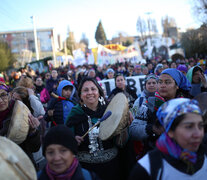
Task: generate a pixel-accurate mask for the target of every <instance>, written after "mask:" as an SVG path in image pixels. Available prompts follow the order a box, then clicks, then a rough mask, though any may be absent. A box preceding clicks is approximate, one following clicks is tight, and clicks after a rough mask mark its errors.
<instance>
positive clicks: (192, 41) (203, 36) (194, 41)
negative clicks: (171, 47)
mask: <svg viewBox="0 0 207 180" xmlns="http://www.w3.org/2000/svg"><path fill="white" fill-rule="evenodd" d="M206 44H207V26H205V25H202V26H201V27H200V28H199V29H196V30H188V31H187V32H186V33H183V35H182V37H181V45H182V47H183V49H184V50H185V56H186V57H187V58H190V57H195V58H197V57H205V56H206V55H207V46H206Z"/></svg>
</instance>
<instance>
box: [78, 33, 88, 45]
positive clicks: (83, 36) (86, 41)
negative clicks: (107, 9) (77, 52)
mask: <svg viewBox="0 0 207 180" xmlns="http://www.w3.org/2000/svg"><path fill="white" fill-rule="evenodd" d="M80 43H83V44H85V45H86V48H88V45H89V41H88V39H87V38H86V35H85V33H83V34H82V37H81V40H80Z"/></svg>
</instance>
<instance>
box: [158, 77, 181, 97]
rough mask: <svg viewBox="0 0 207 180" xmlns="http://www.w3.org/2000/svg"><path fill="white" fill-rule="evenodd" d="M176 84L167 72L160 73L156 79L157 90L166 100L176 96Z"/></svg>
mask: <svg viewBox="0 0 207 180" xmlns="http://www.w3.org/2000/svg"><path fill="white" fill-rule="evenodd" d="M177 90H178V86H177V85H176V83H175V81H174V79H173V78H172V77H171V76H170V75H168V74H162V75H160V77H159V80H158V92H159V93H160V96H162V97H163V98H165V99H166V100H169V99H173V98H175V96H176V92H177Z"/></svg>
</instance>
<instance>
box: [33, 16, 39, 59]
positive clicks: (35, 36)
mask: <svg viewBox="0 0 207 180" xmlns="http://www.w3.org/2000/svg"><path fill="white" fill-rule="evenodd" d="M31 19H32V21H33V29H34V40H35V52H36V59H37V60H39V59H40V58H39V49H38V44H37V30H36V22H35V16H31Z"/></svg>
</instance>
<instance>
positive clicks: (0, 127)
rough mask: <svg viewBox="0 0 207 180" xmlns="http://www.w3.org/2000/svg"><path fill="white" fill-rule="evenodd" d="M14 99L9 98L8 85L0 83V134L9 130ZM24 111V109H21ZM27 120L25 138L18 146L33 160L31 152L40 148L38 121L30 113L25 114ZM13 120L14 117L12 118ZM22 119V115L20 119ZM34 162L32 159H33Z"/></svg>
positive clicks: (4, 134)
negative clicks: (27, 128)
mask: <svg viewBox="0 0 207 180" xmlns="http://www.w3.org/2000/svg"><path fill="white" fill-rule="evenodd" d="M14 104H15V101H13V100H11V101H10V100H9V87H8V86H6V85H5V84H4V83H1V84H0V135H1V136H7V134H8V131H9V126H10V123H11V121H12V120H11V117H12V115H13V113H12V112H13V110H14ZM21 111H22V112H18V113H20V115H21V113H24V109H21ZM26 118H27V122H28V123H29V132H28V134H26V135H25V136H26V139H25V140H24V141H23V142H21V143H20V144H19V146H20V147H21V148H22V149H23V150H24V151H25V153H26V154H27V155H28V156H29V157H30V159H31V160H32V161H33V156H32V152H36V151H38V150H39V148H40V145H41V143H40V132H39V130H38V129H37V128H38V126H39V125H40V122H39V120H38V119H37V118H35V117H34V116H32V115H31V114H29V115H28V114H27V117H26ZM13 120H14V121H15V120H16V119H13ZM21 120H22V121H23V117H22V119H21ZM33 163H34V161H33Z"/></svg>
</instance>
